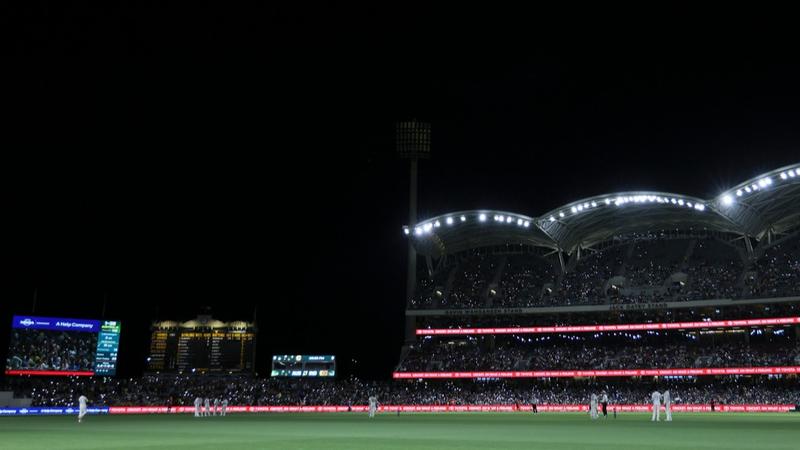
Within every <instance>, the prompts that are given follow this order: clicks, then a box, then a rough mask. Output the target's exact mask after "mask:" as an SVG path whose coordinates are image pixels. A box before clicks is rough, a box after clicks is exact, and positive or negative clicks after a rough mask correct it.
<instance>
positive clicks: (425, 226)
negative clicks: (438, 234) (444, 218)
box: [423, 222, 433, 233]
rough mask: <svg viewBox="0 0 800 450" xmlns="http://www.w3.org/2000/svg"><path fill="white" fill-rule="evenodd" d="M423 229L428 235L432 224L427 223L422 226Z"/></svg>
mask: <svg viewBox="0 0 800 450" xmlns="http://www.w3.org/2000/svg"><path fill="white" fill-rule="evenodd" d="M423 229H424V230H425V232H427V233H429V232H430V231H431V230H432V229H433V224H432V223H430V222H428V223H426V224H425V225H424V226H423Z"/></svg>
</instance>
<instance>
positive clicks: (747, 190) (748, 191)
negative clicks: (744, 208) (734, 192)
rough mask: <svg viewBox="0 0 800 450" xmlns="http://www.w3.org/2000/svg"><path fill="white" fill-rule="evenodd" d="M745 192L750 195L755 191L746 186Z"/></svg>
mask: <svg viewBox="0 0 800 450" xmlns="http://www.w3.org/2000/svg"><path fill="white" fill-rule="evenodd" d="M744 190H745V192H747V193H748V194H749V193H751V192H753V190H752V189H750V186H745V187H744Z"/></svg>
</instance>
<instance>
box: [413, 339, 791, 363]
mask: <svg viewBox="0 0 800 450" xmlns="http://www.w3.org/2000/svg"><path fill="white" fill-rule="evenodd" d="M658 334H659V333H657V332H645V333H606V334H605V335H602V334H596V335H591V334H590V335H547V336H538V337H520V336H510V337H509V336H507V337H504V338H495V337H481V338H475V337H467V338H463V339H455V340H454V339H435V338H430V339H425V340H424V341H423V342H422V343H421V344H416V345H415V346H414V347H413V349H412V351H411V352H409V354H408V356H407V357H406V358H405V359H404V360H403V361H402V363H401V364H400V366H399V370H400V371H407V372H414V371H491V370H614V369H660V368H676V367H679V368H701V367H756V366H796V365H800V349H798V347H797V344H796V343H795V342H794V338H792V337H789V336H788V335H785V334H784V333H781V334H780V337H778V338H770V339H754V340H753V342H752V343H751V344H746V343H745V342H744V339H721V342H718V343H716V344H714V345H700V344H699V343H698V342H697V340H698V338H697V336H696V335H694V334H691V333H686V334H681V335H680V337H677V336H676V335H677V334H678V333H673V334H672V336H670V337H669V338H668V339H669V341H666V338H663V336H660V335H658ZM662 334H663V333H662ZM741 337H742V336H739V338H741ZM759 337H762V336H759ZM736 341H738V342H736Z"/></svg>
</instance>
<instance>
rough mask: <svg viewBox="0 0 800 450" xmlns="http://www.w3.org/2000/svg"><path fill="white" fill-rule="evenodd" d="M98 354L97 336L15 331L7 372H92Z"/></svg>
mask: <svg viewBox="0 0 800 450" xmlns="http://www.w3.org/2000/svg"><path fill="white" fill-rule="evenodd" d="M96 351H97V334H95V333H65V332H62V331H47V330H21V329H14V330H13V332H12V333H11V342H10V344H9V350H8V357H7V358H6V370H65V371H90V370H93V368H94V359H95V353H96Z"/></svg>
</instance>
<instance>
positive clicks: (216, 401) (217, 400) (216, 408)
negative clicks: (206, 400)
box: [214, 398, 219, 416]
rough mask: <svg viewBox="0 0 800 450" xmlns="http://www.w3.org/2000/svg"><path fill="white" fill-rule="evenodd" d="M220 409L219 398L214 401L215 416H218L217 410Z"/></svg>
mask: <svg viewBox="0 0 800 450" xmlns="http://www.w3.org/2000/svg"><path fill="white" fill-rule="evenodd" d="M218 409H219V399H218V398H215V399H214V415H215V416H216V415H217V410H218Z"/></svg>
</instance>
